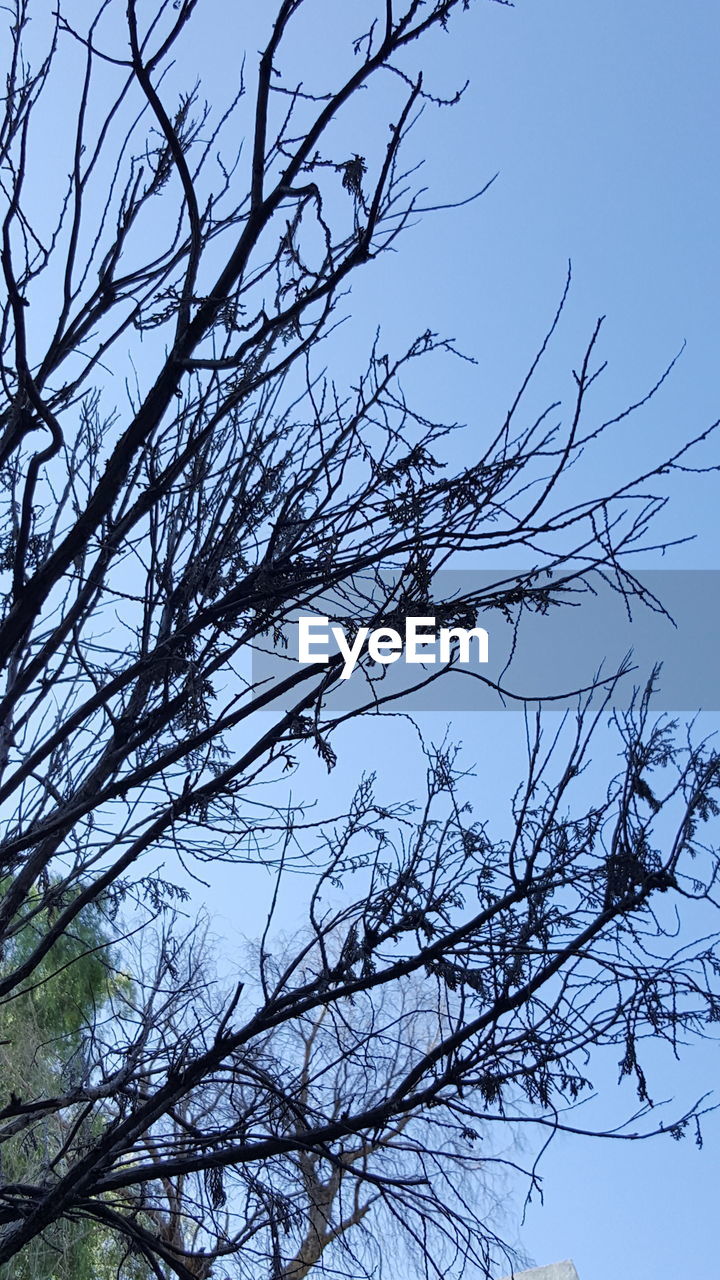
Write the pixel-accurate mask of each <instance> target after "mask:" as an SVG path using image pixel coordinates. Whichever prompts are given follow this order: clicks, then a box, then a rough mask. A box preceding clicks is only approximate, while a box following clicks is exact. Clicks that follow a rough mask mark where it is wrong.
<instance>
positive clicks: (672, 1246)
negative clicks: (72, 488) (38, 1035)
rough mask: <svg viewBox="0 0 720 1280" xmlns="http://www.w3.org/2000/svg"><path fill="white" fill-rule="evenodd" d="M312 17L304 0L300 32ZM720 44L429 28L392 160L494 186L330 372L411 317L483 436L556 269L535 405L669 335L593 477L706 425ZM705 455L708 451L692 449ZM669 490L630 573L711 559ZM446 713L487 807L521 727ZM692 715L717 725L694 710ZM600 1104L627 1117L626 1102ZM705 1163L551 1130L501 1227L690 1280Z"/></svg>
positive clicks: (388, 291)
mask: <svg viewBox="0 0 720 1280" xmlns="http://www.w3.org/2000/svg"><path fill="white" fill-rule="evenodd" d="M326 8H327V5H325V4H323V3H318V4H317V6H316V10H317V22H318V30H320V29H321V25H322V21H323V11H324V10H325V9H326ZM235 21H237V23H238V29H237V32H235V30H234V27H233V23H234V22H235ZM235 36H236V37H237V42H238V46H239V45H240V44H241V43H242V40H243V36H242V32H241V30H240V19H239V16H238V18H237V19H235V18H230V19H229V20H228V26H227V28H226V31H225V38H224V41H223V47H222V48H220V47H218V48H217V50H215V49H213V51H212V52H213V56H217V59H218V67H219V68H220V67H221V66H225V65H226V64H227V61H228V60H229V59H231V58H232V56H233V47H234V46H233V39H234V37H235ZM719 38H720V12H719V11H718V10H717V8H716V7H715V6H713V5H711V4H707V3H703V2H701V0H686V2H685V3H684V4H682V5H680V4H678V3H670V2H669V0H602V2H601V0H583V3H578V0H518V3H517V4H516V6H515V7H512V8H511V7H506V6H501V5H495V4H485V5H482V4H480V5H476V6H474V7H473V8H472V10H471V12H470V13H469V14H467V15H465V16H464V18H463V22H462V37H461V38H460V39H457V38H453V37H447V38H445V37H442V36H439V37H438V38H437V39H436V40H435V43H434V45H433V53H432V58H431V60H430V69H431V72H432V81H433V89H434V90H435V89H436V91H437V92H438V93H452V92H453V91H454V89H455V88H456V87H457V86H458V85H459V84H461V83H463V82H464V81H465V79H466V78H468V79H469V80H470V87H469V88H468V90H467V92H466V94H465V96H464V98H463V100H462V102H461V103H460V105H459V106H458V107H456V108H454V109H453V110H452V111H445V112H442V111H439V112H432V111H428V112H427V113H426V115H425V116H424V117H423V119H422V120H421V121H420V122H419V124H418V127H417V129H416V131H415V134H414V135H413V137H412V138H411V140H410V143H409V147H410V152H411V155H412V154H413V151H412V149H413V147H414V148H415V149H416V150H415V152H414V155H415V157H416V158H424V160H425V165H424V169H423V173H422V180H423V182H425V183H427V184H428V186H429V189H430V192H431V194H432V196H433V198H434V199H433V201H429V202H430V203H432V202H435V201H441V200H442V201H453V200H460V199H462V198H464V197H465V196H467V195H468V194H470V193H471V192H473V191H474V190H477V189H478V188H480V187H482V186H483V185H484V184H485V183H486V182H487V180H488V179H489V178H490V177H492V176H493V175H494V174H496V173H497V174H498V177H497V179H496V181H495V182H494V183H493V185H492V187H491V189H490V190H489V192H488V193H487V194H486V195H485V196H484V197H483V198H482V199H481V200H479V201H477V202H475V203H473V204H470V205H466V206H465V207H463V208H461V209H457V210H455V211H451V212H444V213H438V214H430V215H427V216H426V217H425V218H424V220H423V221H422V222H421V223H420V224H419V225H417V226H416V227H414V228H413V229H412V230H410V231H409V232H408V233H407V236H406V238H405V240H404V242H403V245H402V250H401V252H400V253H398V254H397V255H394V256H393V258H391V259H384V260H383V261H382V262H381V263H379V264H377V265H374V266H373V267H372V268H371V269H369V270H368V271H367V272H366V273H365V274H364V275H363V277H362V278H361V279H360V280H359V281H358V282H357V283H355V284H354V286H353V294H352V299H351V301H350V302H349V303H348V310H349V312H350V314H351V317H352V327H351V330H350V332H351V334H352V339H351V341H348V343H347V345H346V347H345V354H344V356H343V357H342V358H344V359H346V360H347V362H348V371H349V370H350V368H351V363H352V357H351V349H352V348H353V344H357V343H358V342H360V343H362V342H363V341H367V339H368V338H369V337H371V336H372V334H373V333H374V330H375V328H376V327H377V326H378V325H379V324H380V325H381V326H382V331H383V335H384V337H387V339H388V341H391V342H395V343H396V344H398V345H399V344H400V343H401V342H402V341H405V340H411V339H412V338H413V337H414V336H415V334H416V333H418V332H421V331H422V330H423V329H424V328H426V327H430V328H432V329H433V330H435V331H436V332H439V333H441V334H444V335H450V336H453V337H454V338H455V339H456V341H457V343H458V346H459V347H460V348H461V349H462V350H463V351H464V352H466V353H467V354H468V355H470V356H472V357H473V359H474V360H475V361H476V365H475V366H474V367H470V366H467V365H462V364H458V365H453V366H452V369H451V371H450V372H448V368H447V367H446V366H444V367H443V369H442V370H441V372H440V374H439V375H438V374H435V375H428V377H427V381H426V382H424V383H422V384H421V391H422V394H423V395H424V397H425V403H426V404H427V405H428V411H429V412H431V411H432V410H433V409H435V408H437V409H438V411H439V412H444V413H445V414H446V415H447V416H448V417H450V418H455V419H457V420H460V421H464V422H466V423H467V424H468V428H467V429H468V431H470V432H473V433H477V434H478V435H479V436H481V435H482V432H483V430H484V429H485V428H486V426H487V424H488V423H492V422H494V421H495V420H496V419H497V417H498V416H499V415H500V414H501V413H502V411H503V410H504V409H505V408H506V407H507V405H508V404H509V402H510V401H511V400H512V397H513V394H514V390H515V388H516V386H517V384H518V381H519V379H520V378H521V377H522V374H523V373H524V371H525V368H526V367H527V364H528V362H529V360H530V359H531V357H532V355H533V354H534V351H535V349H536V348H537V345H538V343H539V341H540V340H541V339H542V336H543V334H544V332H545V329H546V328H547V325H548V323H549V321H550V319H551V317H552V314H553V312H554V310H555V307H556V305H557V301H558V299H559V296H560V293H561V291H562V288H563V284H564V280H565V275H566V271H567V264H568V260H569V259H570V260H571V261H572V270H573V285H572V290H571V294H570V298H569V303H568V307H567V309H566V315H565V319H564V321H563V324H562V326H561V330H560V333H559V335H558V341H557V344H556V346H555V349H554V352H553V353H552V355H551V357H550V359H549V361H548V367H547V372H546V373H544V374H543V378H544V379H546V382H545V383H543V385H542V388H541V390H542V391H544V390H546V389H547V391H548V392H554V390H555V383H554V379H562V380H563V382H562V385H563V388H566V386H567V383H568V381H569V371H570V370H571V369H572V367H573V362H574V361H577V359H578V357H579V356H580V354H581V352H582V349H583V345H584V343H585V341H586V340H587V338H588V336H589V333H590V332H591V330H592V327H593V325H594V323H595V320H596V319H597V317H598V316H600V315H602V316H605V317H606V319H605V321H604V327H603V337H602V355H603V358H607V360H608V369H607V373H606V374H605V376H604V380H603V384H602V388H601V390H600V393H599V395H600V403H601V404H602V405H607V406H610V407H612V408H614V409H615V410H617V409H620V408H622V407H624V405H625V404H627V403H628V402H630V401H634V400H637V399H639V398H640V397H641V396H642V395H643V394H644V393H645V392H646V391H647V389H648V388H649V387H650V386H652V385H653V383H654V382H655V381H656V380H657V377H658V376H659V374H660V373H661V372H662V370H663V369H664V368H665V367H666V365H667V364H668V362H669V361H670V360H671V359H672V358H673V357H674V356H675V355H676V354H677V352H678V351H679V350H680V348H681V347H682V346H683V344H685V346H684V351H683V354H682V357H681V359H680V361H679V362H678V365H677V366H676V368H675V370H674V372H673V375H672V377H671V378H670V379H669V381H668V383H667V384H665V386H664V387H663V390H662V393H661V395H660V396H659V397H657V398H656V399H655V400H654V401H653V403H652V405H651V406H649V408H647V409H645V410H643V411H642V412H641V413H640V414H638V416H637V418H636V420H634V422H633V423H632V424H631V425H630V424H628V425H626V426H625V427H623V428H622V430H621V431H620V432H619V433H617V434H616V435H615V437H614V439H613V440H612V441H611V442H610V444H609V445H608V447H607V449H606V450H605V452H604V453H603V452H601V454H600V455H599V458H598V461H597V462H596V464H595V466H596V471H595V473H594V476H593V478H594V479H595V480H596V481H598V483H603V482H605V481H606V480H607V479H608V478H609V477H611V476H613V475H614V474H616V473H617V468H618V467H620V469H621V471H620V473H621V474H626V473H627V470H628V469H629V468H630V467H638V468H644V466H645V465H646V463H647V459H648V457H652V458H655V457H657V456H659V453H662V452H663V451H665V450H669V449H670V448H671V447H672V445H673V444H675V443H677V442H678V441H679V440H681V439H683V438H684V437H685V436H686V435H688V434H692V433H694V432H696V431H699V430H701V429H703V428H704V427H705V426H707V425H708V424H709V423H710V422H712V421H713V420H714V419H715V418H716V417H717V416H719V415H720V390H719V388H718V376H717V368H718V361H717V351H718V340H719V339H720V249H719V247H718V235H717V205H718V197H719V195H720V186H719V180H718V173H719V172H720V168H719V165H718V161H719V160H720V155H719V154H718V152H719V150H720V143H719V140H718V130H717V123H716V122H717V120H718V119H720V110H719V108H720V101H718V99H719V98H720V81H719V80H718V77H717V57H718V44H719ZM308 40H309V43H308V46H307V47H305V46H304V45H301V46H300V47H298V48H297V49H296V50H295V51H294V52H295V55H296V59H297V61H298V62H299V63H302V62H303V60H304V59H308V60H309V61H310V62H312V63H313V65H317V61H316V60H317V59H318V58H321V57H322V42H320V44H318V42H316V41H314V40H312V39H310V38H308ZM205 52H207V50H206V51H205ZM249 66H250V63H249ZM250 74H252V72H251V71H250ZM361 149H362V147H361V145H360V143H358V150H359V151H360V150H361ZM462 447H464V445H463V444H459V445H458V448H462ZM705 460H706V461H709V462H712V461H717V458H716V457H714V456H713V454H712V451H708V452H707V453H706V455H705ZM671 496H672V503H671V504H670V506H669V508H668V509H667V511H666V512H665V513H664V514H663V517H662V529H661V532H662V534H663V536H664V537H665V538H667V539H674V538H679V537H685V536H687V535H689V534H694V535H696V538H695V540H694V541H692V542H689V543H684V544H683V545H681V546H678V547H675V548H672V549H670V550H669V551H668V552H667V554H666V556H665V557H664V559H663V560H662V561H660V560H659V557H658V554H657V553H654V554H650V553H648V554H647V555H646V557H645V558H644V559H643V564H644V565H645V566H646V567H657V566H658V565H659V564H660V563H662V565H663V566H664V567H668V566H669V567H674V568H685V569H697V568H707V569H717V568H720V564H719V563H718V551H717V547H718V541H717V532H718V529H717V509H718V478H717V477H716V476H709V477H699V476H692V477H688V478H687V479H684V480H677V481H674V482H673V486H672V493H671ZM445 719H446V720H447V719H448V717H446V718H445ZM440 720H441V717H435V718H433V717H430V716H429V717H427V718H426V727H427V730H428V732H430V733H432V732H434V731H435V730H436V729H441V728H442V726H441V725H440ZM443 723H444V722H443ZM452 723H453V731H454V732H455V733H456V735H457V736H458V737H459V738H460V739H462V740H463V742H464V744H465V747H466V750H467V752H468V753H469V757H470V758H471V759H472V760H474V761H475V762H476V763H477V768H478V775H479V782H478V792H479V795H478V803H479V804H482V803H483V795H484V792H483V783H484V784H485V787H486V793H487V792H495V791H496V789H497V787H498V785H502V784H503V783H506V784H507V780H508V779H509V778H510V777H511V776H512V777H515V776H516V774H515V772H514V769H515V762H516V760H517V740H518V735H519V733H520V732H521V722H520V719H519V717H517V716H513V715H506V716H502V717H498V716H493V715H492V714H482V713H475V714H473V715H465V716H463V715H462V714H460V713H456V714H454V715H453V717H452ZM707 725H708V727H710V728H712V727H714V721H713V718H712V717H711V718H708V721H707ZM353 734H354V735H355V736H354V738H353V742H354V748H353V749H354V751H355V757H356V758H355V760H353V761H352V763H354V764H364V763H365V758H364V755H363V753H365V755H369V754H370V752H371V751H372V752H373V753H374V754H373V760H374V762H375V763H376V764H378V766H379V769H380V773H381V777H383V778H384V779H385V780H388V779H390V780H391V781H392V784H393V786H395V787H403V788H406V789H410V790H411V787H412V770H411V766H410V765H409V764H408V766H407V768H406V769H405V768H404V767H403V766H402V765H400V766H398V763H397V754H396V753H395V755H393V754H392V753H388V752H386V753H385V754H383V752H382V749H380V750H379V751H378V748H377V745H376V746H374V747H372V748H371V747H370V740H369V739H367V738H364V737H363V735H362V733H360V734H358V733H357V731H356V729H353ZM391 756H392V758H391ZM318 777H320V775H319V774H318ZM341 783H342V775H340V783H339V784H338V783H336V784H335V785H340V784H341ZM257 883H258V893H259V894H260V896H262V885H261V881H260V880H259V881H258V882H257ZM207 901H208V906H209V907H210V909H211V911H212V912H213V913H214V914H215V919H216V928H217V930H218V932H219V933H220V934H222V933H223V932H225V933H226V936H230V937H235V938H236V937H237V936H238V934H239V933H240V932H242V931H243V929H244V928H245V927H248V928H250V927H251V922H250V921H249V920H247V921H246V920H245V919H243V918H241V917H239V916H238V915H237V914H235V915H233V916H232V917H229V916H228V915H227V905H226V902H225V901H224V886H223V883H222V880H220V881H219V882H218V883H215V880H214V879H213V885H212V887H211V889H210V890H209V891H208V894H207ZM656 1066H657V1069H658V1072H659V1076H660V1084H661V1086H662V1087H663V1089H666V1091H667V1092H666V1095H665V1096H670V1095H671V1094H680V1095H682V1096H683V1097H684V1098H686V1097H689V1096H690V1095H693V1096H694V1093H697V1094H699V1093H701V1092H703V1091H704V1089H706V1088H708V1087H711V1086H712V1084H713V1083H714V1081H715V1080H716V1079H717V1077H718V1050H717V1046H709V1047H708V1046H703V1047H701V1048H699V1049H697V1050H695V1051H691V1052H689V1053H688V1054H687V1055H685V1056H684V1057H683V1061H682V1065H681V1067H678V1066H677V1064H672V1063H670V1062H665V1061H664V1060H663V1061H658V1063H657V1064H656ZM597 1081H598V1084H599V1085H600V1086H601V1089H600V1092H601V1097H602V1096H604V1097H605V1098H609V1099H611V1100H612V1103H613V1106H612V1107H608V1114H614V1115H617V1109H616V1107H615V1105H614V1104H615V1103H616V1102H617V1101H618V1092H617V1089H618V1087H617V1067H616V1063H615V1062H614V1061H613V1060H612V1058H610V1059H603V1060H602V1061H601V1063H600V1065H599V1070H598V1072H597ZM619 1101H620V1103H621V1105H624V1106H626V1107H627V1109H628V1110H632V1106H633V1101H634V1099H633V1097H632V1091H631V1089H629V1088H626V1089H625V1096H624V1097H620V1099H619ZM605 1105H606V1104H604V1103H603V1102H602V1101H601V1102H600V1110H599V1112H598V1114H599V1115H600V1117H601V1118H602V1116H603V1114H604V1112H603V1107H604V1106H605ZM719 1155H720V1124H718V1123H717V1122H714V1120H713V1118H712V1117H711V1118H710V1120H709V1121H708V1124H707V1126H706V1141H705V1145H704V1147H703V1149H702V1150H700V1149H699V1148H698V1147H697V1146H696V1145H695V1144H694V1143H693V1141H692V1139H688V1140H686V1141H684V1142H682V1143H675V1142H673V1141H672V1140H671V1139H669V1138H665V1139H663V1140H662V1141H659V1142H652V1143H625V1142H615V1141H612V1140H606V1141H590V1140H585V1139H581V1138H570V1137H559V1138H558V1139H556V1140H555V1142H554V1143H553V1144H552V1146H551V1148H550V1150H549V1151H548V1152H547V1153H546V1156H545V1158H544V1163H543V1166H542V1169H541V1173H542V1175H543V1198H544V1202H543V1204H542V1205H541V1204H540V1203H539V1200H538V1198H537V1197H536V1198H535V1199H534V1200H533V1202H532V1204H531V1205H530V1206H529V1207H528V1209H527V1212H526V1214H525V1217H524V1221H523V1222H521V1221H520V1212H521V1208H522V1194H521V1193H520V1192H519V1191H518V1195H517V1197H516V1198H512V1197H511V1200H510V1203H509V1207H508V1214H507V1230H508V1234H509V1237H510V1239H511V1240H514V1242H515V1243H517V1244H518V1245H519V1246H520V1247H521V1248H522V1249H524V1250H525V1252H526V1254H527V1255H528V1259H529V1260H530V1261H532V1262H534V1263H536V1264H538V1265H540V1264H544V1263H549V1262H553V1261H556V1260H559V1259H562V1258H568V1257H572V1258H573V1259H574V1261H575V1264H576V1266H577V1269H578V1272H579V1276H580V1280H607V1278H608V1277H610V1276H612V1277H613V1280H630V1278H631V1277H632V1280H651V1278H652V1280H676V1277H677V1276H679V1275H694V1276H698V1277H704V1276H709V1275H710V1274H711V1273H712V1272H713V1269H714V1266H715V1260H716V1255H717V1242H716V1238H715V1228H714V1217H715V1214H714V1209H715V1198H716V1193H715V1187H716V1183H717V1175H716V1169H717V1162H718V1156H719Z"/></svg>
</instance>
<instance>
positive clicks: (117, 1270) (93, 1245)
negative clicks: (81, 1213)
mask: <svg viewBox="0 0 720 1280" xmlns="http://www.w3.org/2000/svg"><path fill="white" fill-rule="evenodd" d="M3 888H4V886H3V885H2V884H0V891H2V889H3ZM47 900H48V895H47V892H46V890H45V889H43V891H42V893H41V892H40V890H38V891H36V892H35V893H34V894H32V895H30V897H29V898H28V900H27V903H26V905H25V910H24V912H23V916H22V921H21V926H20V928H19V929H18V931H17V932H16V933H15V934H14V936H13V938H12V939H11V940H10V941H9V943H8V945H7V947H6V949H5V954H4V956H3V959H2V962H1V963H0V975H2V974H4V973H7V972H9V971H13V970H15V969H16V968H17V966H18V965H19V964H21V963H22V961H23V960H24V958H25V957H26V955H28V954H30V953H31V952H32V951H33V950H34V948H35V947H36V945H37V942H38V938H39V936H40V935H42V934H43V933H44V932H46V930H47V928H48V926H49V925H50V924H51V922H52V915H53V908H52V907H48V906H47V905H44V906H42V905H41V904H42V903H43V902H44V903H45V904H47ZM63 905H66V904H63ZM127 982H128V979H126V978H124V977H122V976H120V975H118V974H117V973H116V972H115V971H114V969H113V967H112V963H111V956H110V954H109V950H108V939H107V936H106V933H105V931H104V928H103V916H102V910H101V908H100V907H98V906H96V905H94V906H91V907H88V908H86V909H85V910H83V911H82V912H81V913H80V915H79V916H78V918H77V920H76V923H75V927H74V929H73V930H71V931H70V932H68V933H65V934H64V935H63V936H62V937H61V938H59V939H58V941H57V942H56V943H55V945H54V946H53V947H52V949H51V950H50V951H49V952H48V954H47V955H46V956H45V958H44V960H43V961H42V963H41V964H40V966H39V967H38V969H36V971H35V973H34V974H33V978H32V980H31V981H29V982H28V983H27V985H26V986H25V988H24V989H22V990H21V991H20V992H19V993H18V994H16V995H15V996H14V997H12V998H10V999H7V1000H6V1001H5V1002H4V1003H2V1004H1V1005H0V1081H1V1083H0V1109H1V1108H2V1107H3V1106H4V1105H5V1104H6V1103H7V1102H8V1101H9V1100H10V1099H11V1098H14V1099H15V1100H22V1101H31V1100H33V1099H36V1098H42V1097H52V1096H54V1095H57V1094H61V1093H63V1092H64V1091H65V1090H66V1089H67V1088H68V1086H69V1085H70V1084H72V1083H77V1081H78V1078H80V1077H82V1075H83V1074H84V1073H85V1049H86V1045H87V1043H88V1040H89V1037H90V1035H91V1034H92V1028H93V1024H94V1023H95V1021H96V1020H97V1019H98V1018H101V1017H102V1016H103V1013H104V1012H107V1006H108V1001H109V997H110V995H111V994H112V992H113V991H117V990H118V989H119V988H120V987H121V986H123V985H125V984H127ZM78 1123H80V1124H82V1123H83V1121H82V1118H81V1117H80V1115H79V1114H78V1109H77V1108H68V1109H66V1110H65V1111H62V1112H60V1113H55V1114H51V1115H45V1116H41V1117H40V1118H38V1119H37V1120H35V1121H33V1123H32V1124H29V1125H27V1126H26V1127H24V1128H21V1129H20V1130H19V1132H18V1133H17V1134H16V1135H15V1136H14V1137H12V1138H10V1140H9V1141H7V1142H6V1143H5V1144H4V1145H3V1147H2V1176H3V1179H4V1181H5V1182H10V1183H13V1182H20V1183H22V1182H35V1183H38V1182H39V1183H42V1182H43V1181H45V1180H48V1179H49V1180H50V1181H52V1179H53V1177H57V1176H59V1175H61V1174H62V1172H63V1168H62V1163H59V1164H56V1165H55V1166H54V1167H53V1168H51V1167H50V1158H51V1156H52V1155H53V1154H54V1153H56V1152H57V1151H58V1150H61V1149H62V1145H63V1138H64V1136H65V1135H64V1132H63V1131H65V1130H69V1128H70V1127H71V1126H72V1125H74V1124H78ZM96 1129H97V1121H95V1122H94V1126H93V1135H92V1136H96V1134H95V1130H96ZM88 1136H91V1135H88ZM124 1254H125V1249H124V1248H123V1247H122V1246H121V1245H119V1244H118V1242H117V1241H116V1240H115V1239H114V1238H113V1237H111V1236H110V1234H109V1233H108V1232H107V1231H106V1230H105V1229H103V1228H102V1227H100V1226H99V1225H98V1224H96V1223H94V1222H92V1221H88V1220H82V1219H80V1218H77V1219H74V1220H72V1221H69V1220H65V1221H60V1222H58V1223H55V1224H54V1225H53V1226H52V1227H51V1228H50V1229H49V1230H48V1231H46V1232H44V1233H43V1234H42V1235H41V1236H38V1237H36V1238H35V1239H34V1240H33V1241H32V1243H31V1244H30V1245H28V1246H27V1247H26V1248H25V1249H24V1250H22V1252H21V1253H20V1254H18V1255H17V1256H16V1257H15V1258H13V1259H12V1261H10V1262H9V1263H7V1264H6V1266H5V1267H4V1268H3V1269H2V1276H3V1280H111V1277H113V1278H115V1277H117V1276H118V1275H122V1276H123V1278H124V1280H141V1277H143V1276H145V1275H146V1274H147V1272H146V1271H145V1270H144V1269H141V1270H138V1269H137V1262H136V1261H135V1260H130V1259H127V1260H126V1259H125V1258H124Z"/></svg>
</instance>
